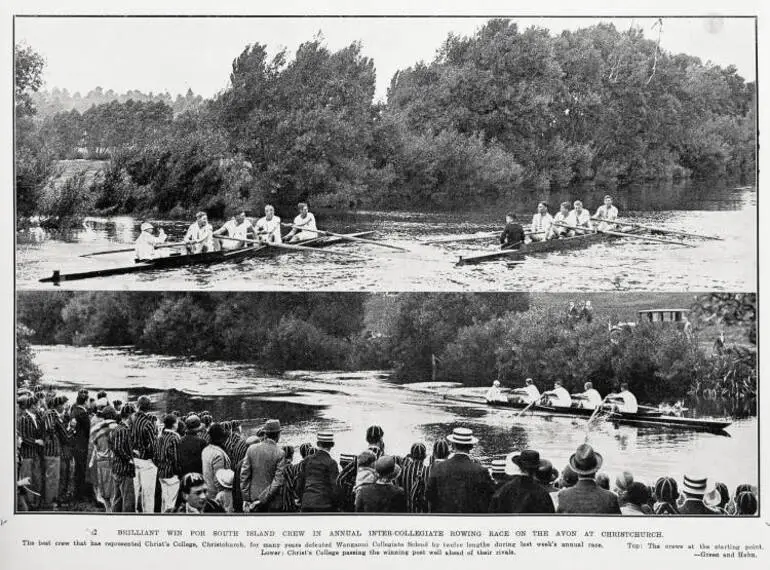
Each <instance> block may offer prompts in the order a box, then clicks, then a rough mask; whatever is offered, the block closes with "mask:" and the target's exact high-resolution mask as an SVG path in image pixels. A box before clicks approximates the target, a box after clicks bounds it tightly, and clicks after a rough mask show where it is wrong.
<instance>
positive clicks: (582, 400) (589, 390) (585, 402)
mask: <svg viewBox="0 0 770 570" xmlns="http://www.w3.org/2000/svg"><path fill="white" fill-rule="evenodd" d="M583 390H585V392H580V393H579V394H572V399H573V400H577V403H578V406H579V407H581V408H586V409H588V410H595V409H596V408H597V407H598V406H600V405H601V403H602V396H601V394H599V391H598V390H597V389H596V388H594V385H593V383H592V382H586V383H585V384H583Z"/></svg>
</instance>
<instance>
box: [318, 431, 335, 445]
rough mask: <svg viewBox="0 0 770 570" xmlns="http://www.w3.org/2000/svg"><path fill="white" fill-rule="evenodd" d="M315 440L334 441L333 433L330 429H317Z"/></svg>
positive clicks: (320, 441)
mask: <svg viewBox="0 0 770 570" xmlns="http://www.w3.org/2000/svg"><path fill="white" fill-rule="evenodd" d="M316 441H317V442H318V443H334V434H333V433H332V432H330V431H319V432H318V437H317V438H316Z"/></svg>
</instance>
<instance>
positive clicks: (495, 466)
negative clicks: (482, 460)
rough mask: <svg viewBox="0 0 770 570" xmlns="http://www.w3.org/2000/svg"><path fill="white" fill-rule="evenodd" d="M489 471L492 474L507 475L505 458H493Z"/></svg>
mask: <svg viewBox="0 0 770 570" xmlns="http://www.w3.org/2000/svg"><path fill="white" fill-rule="evenodd" d="M489 471H490V473H492V475H505V459H504V458H503V459H493V460H492V463H491V465H490V466H489Z"/></svg>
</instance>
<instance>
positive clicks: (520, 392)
mask: <svg viewBox="0 0 770 570" xmlns="http://www.w3.org/2000/svg"><path fill="white" fill-rule="evenodd" d="M524 384H525V386H524V387H523V388H515V389H513V390H511V393H512V394H514V395H515V396H517V397H518V400H519V401H520V402H524V403H526V404H531V403H532V402H536V401H537V400H539V399H540V390H538V389H537V386H535V383H534V381H533V380H532V378H527V379H526V380H525V381H524Z"/></svg>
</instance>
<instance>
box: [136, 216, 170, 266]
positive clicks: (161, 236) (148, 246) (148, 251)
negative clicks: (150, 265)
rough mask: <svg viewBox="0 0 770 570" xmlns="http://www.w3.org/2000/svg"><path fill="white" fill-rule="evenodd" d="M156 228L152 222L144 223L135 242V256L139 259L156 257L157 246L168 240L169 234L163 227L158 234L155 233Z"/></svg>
mask: <svg viewBox="0 0 770 570" xmlns="http://www.w3.org/2000/svg"><path fill="white" fill-rule="evenodd" d="M154 229H155V228H153V225H152V224H151V223H150V222H144V223H142V225H141V227H140V233H139V237H138V238H136V241H135V242H134V257H135V258H136V260H137V261H147V260H148V259H155V258H156V257H157V253H158V252H157V250H156V249H155V246H157V245H160V244H162V243H163V242H165V241H166V238H167V236H166V232H164V231H163V228H160V230H159V231H158V235H157V236H156V235H155V234H153V231H154Z"/></svg>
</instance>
